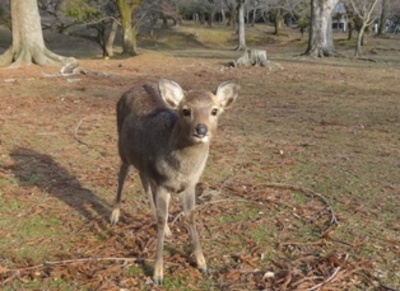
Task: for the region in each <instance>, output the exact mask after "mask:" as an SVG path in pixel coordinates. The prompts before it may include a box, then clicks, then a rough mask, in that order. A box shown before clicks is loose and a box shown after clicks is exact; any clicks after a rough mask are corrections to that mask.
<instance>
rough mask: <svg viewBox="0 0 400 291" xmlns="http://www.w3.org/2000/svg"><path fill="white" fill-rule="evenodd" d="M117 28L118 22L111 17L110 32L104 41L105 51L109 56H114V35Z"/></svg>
mask: <svg viewBox="0 0 400 291" xmlns="http://www.w3.org/2000/svg"><path fill="white" fill-rule="evenodd" d="M117 29H118V22H117V21H115V20H114V19H113V20H112V24H111V30H110V33H109V34H108V38H107V42H106V52H107V55H108V56H109V57H112V56H114V50H113V46H114V40H115V36H116V34H117Z"/></svg>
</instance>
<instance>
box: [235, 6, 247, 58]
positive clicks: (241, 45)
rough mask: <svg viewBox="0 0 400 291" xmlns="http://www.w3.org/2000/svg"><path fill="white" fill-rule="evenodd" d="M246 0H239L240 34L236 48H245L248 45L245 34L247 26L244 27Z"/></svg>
mask: <svg viewBox="0 0 400 291" xmlns="http://www.w3.org/2000/svg"><path fill="white" fill-rule="evenodd" d="M245 3H246V0H238V6H237V13H238V26H239V27H238V35H239V44H238V46H237V48H236V50H240V51H242V50H245V49H246V48H247V46H246V36H245V27H244V4H245Z"/></svg>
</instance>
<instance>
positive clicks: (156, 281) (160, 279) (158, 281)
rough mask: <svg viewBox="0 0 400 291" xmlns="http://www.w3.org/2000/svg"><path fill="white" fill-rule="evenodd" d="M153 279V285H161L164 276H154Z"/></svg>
mask: <svg viewBox="0 0 400 291" xmlns="http://www.w3.org/2000/svg"><path fill="white" fill-rule="evenodd" d="M153 280H154V284H155V285H159V286H161V285H162V284H163V282H164V278H163V277H154V278H153Z"/></svg>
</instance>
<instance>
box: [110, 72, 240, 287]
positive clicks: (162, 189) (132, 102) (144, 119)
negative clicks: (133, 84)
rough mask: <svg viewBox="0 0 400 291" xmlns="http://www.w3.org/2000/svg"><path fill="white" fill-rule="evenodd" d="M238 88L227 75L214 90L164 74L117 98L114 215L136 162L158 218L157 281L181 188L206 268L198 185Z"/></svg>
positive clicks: (197, 255) (192, 233) (195, 246)
mask: <svg viewBox="0 0 400 291" xmlns="http://www.w3.org/2000/svg"><path fill="white" fill-rule="evenodd" d="M239 90H240V86H239V85H238V84H236V83H234V82H232V81H226V82H224V83H222V84H220V85H219V86H218V88H217V90H216V92H215V93H212V92H208V91H203V90H191V91H187V92H186V91H184V90H183V89H182V88H181V86H180V85H178V84H177V83H176V82H174V81H169V80H165V79H161V80H160V81H159V83H158V87H157V86H154V85H149V84H146V85H144V86H142V87H140V88H132V89H130V90H129V91H127V92H126V93H124V94H123V95H122V97H121V98H120V100H119V101H118V103H117V129H118V136H119V139H118V149H119V154H120V157H121V167H120V170H119V175H118V189H117V195H116V198H115V204H114V208H113V211H112V214H111V218H110V220H111V223H112V224H116V223H117V222H118V219H119V215H120V204H121V193H122V188H123V184H124V181H125V177H126V175H127V173H128V171H129V168H130V166H131V165H133V166H134V167H135V168H136V169H137V170H138V172H139V175H140V178H141V181H142V185H143V188H144V190H145V192H146V193H147V195H148V196H149V199H150V204H151V207H152V210H153V215H154V217H155V219H156V222H157V250H156V260H155V267H154V275H153V279H154V282H155V284H162V282H163V248H164V236H166V237H170V236H171V231H170V229H169V227H168V224H167V221H168V205H169V201H170V197H171V196H170V195H171V194H179V200H180V203H181V205H182V208H183V211H184V213H185V218H186V221H187V223H188V225H189V233H190V236H191V239H192V244H193V252H194V255H195V258H196V263H197V267H198V268H199V269H200V270H201V271H202V272H205V273H206V272H207V265H206V261H205V259H204V255H203V252H202V250H201V246H200V241H199V236H198V233H197V230H196V225H195V213H194V208H195V186H196V184H197V182H198V181H199V178H200V176H201V174H202V172H203V170H204V167H205V164H206V161H207V157H208V153H209V147H210V141H211V138H212V137H213V136H214V135H215V132H216V129H217V120H218V117H219V115H220V114H221V113H222V112H223V110H224V109H225V108H228V107H230V105H231V104H232V103H233V102H234V101H235V100H236V98H237V96H238V92H239Z"/></svg>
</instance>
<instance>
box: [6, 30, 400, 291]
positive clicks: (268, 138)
mask: <svg viewBox="0 0 400 291" xmlns="http://www.w3.org/2000/svg"><path fill="white" fill-rule="evenodd" d="M165 35H169V37H166V36H165ZM248 36H249V39H250V40H251V44H252V46H254V47H258V48H263V49H266V50H267V52H268V55H269V58H270V60H271V65H270V66H269V67H266V68H265V67H252V68H241V69H236V68H228V67H225V66H224V64H226V63H227V62H228V61H232V60H234V59H236V58H237V57H238V56H239V55H240V53H239V52H234V51H232V50H231V49H232V48H233V47H234V46H235V36H234V34H232V31H231V30H230V29H229V28H226V27H216V28H212V29H211V28H205V27H203V28H200V29H198V28H196V27H195V26H192V25H188V24H186V25H183V26H181V27H180V28H176V29H173V30H170V31H165V30H164V31H156V33H155V35H154V36H153V37H151V38H150V37H146V38H145V37H143V38H141V43H142V44H143V49H142V51H143V52H144V53H143V54H142V55H141V56H139V57H135V58H130V59H114V60H109V61H106V60H101V59H91V60H88V59H81V60H80V62H81V67H82V68H84V69H86V70H90V71H91V72H93V74H89V75H86V76H85V75H79V76H71V77H60V76H55V74H56V73H57V69H55V68H36V67H30V68H21V69H12V70H10V69H5V68H3V69H0V89H1V92H2V93H1V99H2V102H1V103H0V128H1V131H0V134H1V135H0V138H1V140H0V142H1V143H0V165H1V167H0V177H1V179H0V280H1V281H0V284H1V286H2V288H3V289H4V290H23V289H34V290H48V289H50V290H94V289H96V290H120V289H123V288H126V289H129V290H143V289H148V290H150V289H157V290H158V289H160V290H257V289H266V290H306V289H307V288H317V287H318V286H320V287H321V288H322V290H377V289H378V290H385V288H386V290H393V289H396V288H400V262H399V252H400V249H399V245H400V235H399V231H400V225H399V221H400V213H399V210H398V209H399V207H400V174H399V172H400V117H399V116H400V115H399V112H400V99H399V92H400V70H399V69H400V52H399V51H398V50H397V49H396V48H398V44H399V40H398V39H392V38H370V41H369V45H368V47H367V48H366V49H365V51H366V52H367V55H366V56H367V57H368V58H370V59H374V60H376V62H371V61H365V60H356V59H352V58H351V55H352V52H353V51H352V50H353V48H352V44H353V42H354V40H353V41H347V40H345V36H344V35H343V36H342V35H336V37H337V40H336V47H337V48H338V51H339V52H340V54H341V55H342V57H338V58H333V59H323V60H319V59H309V58H306V57H301V56H298V53H299V52H302V51H304V49H305V43H306V39H301V38H300V35H298V34H297V32H295V31H285V33H284V34H283V35H280V36H274V35H272V34H271V33H270V29H269V28H266V27H262V26H258V27H256V28H254V29H249V31H248ZM53 45H55V44H53ZM84 49H87V50H89V49H92V48H87V47H86V46H83V47H82V50H84ZM55 50H57V46H55ZM63 50H65V47H64V48H63ZM71 53H72V54H73V53H74V50H73V49H71ZM81 53H82V55H87V54H88V52H81ZM96 72H102V73H105V74H95V73H96ZM160 77H164V78H170V79H173V80H176V81H178V82H179V83H181V84H182V86H183V87H185V88H193V87H196V88H207V89H213V88H215V86H217V85H218V84H219V83H220V82H222V81H224V80H227V79H236V80H238V82H239V83H240V84H241V86H242V91H241V95H240V97H239V99H238V101H237V103H236V104H235V106H234V107H233V108H232V109H230V110H229V111H227V112H226V113H224V116H223V117H222V120H221V124H220V127H219V134H218V137H217V139H216V140H215V141H214V143H213V145H212V150H211V156H210V159H209V162H208V165H207V168H206V171H205V173H204V175H203V178H202V182H201V184H200V185H199V187H198V204H199V206H198V210H197V212H198V224H199V229H200V232H201V240H202V243H203V248H204V251H205V255H206V258H207V261H208V264H209V266H210V268H211V273H210V275H208V276H202V275H201V274H200V273H199V272H198V271H197V270H196V268H195V267H194V266H193V257H192V256H191V254H190V247H189V239H188V234H187V230H186V227H185V223H184V219H183V218H182V217H181V216H179V214H180V208H179V205H178V203H177V201H176V199H175V200H174V203H172V206H171V224H172V225H171V228H172V231H173V232H174V238H173V239H172V240H170V241H168V242H167V244H166V250H165V268H166V282H165V285H164V287H162V288H161V287H160V288H156V287H154V286H152V284H151V279H150V278H151V273H152V265H153V261H152V260H153V258H154V250H155V233H156V229H155V225H154V223H153V220H152V217H151V214H150V210H149V207H148V205H147V201H146V197H145V195H144V194H143V192H142V189H141V186H140V181H138V177H137V176H136V174H135V173H132V174H131V177H133V179H130V180H129V181H128V183H127V184H126V187H125V192H124V194H125V195H124V203H123V211H124V212H123V219H122V222H121V223H120V224H119V225H118V226H117V227H113V228H112V227H110V226H109V224H108V215H109V214H110V209H111V204H112V201H113V198H114V195H115V191H116V173H117V169H118V167H119V160H118V155H117V151H116V138H117V136H116V130H115V114H114V111H115V110H114V107H115V103H116V101H117V99H118V97H119V96H120V95H121V94H122V93H123V92H124V91H125V90H127V89H128V88H130V87H131V86H133V85H137V84H141V83H143V82H144V81H157V80H158V79H159V78H160ZM79 141H80V142H79ZM333 218H336V219H337V223H335V221H333V220H332V219H333ZM172 221H174V222H173V223H172ZM385 286H386V287H385ZM388 288H392V289H388ZM314 290H315V289H314Z"/></svg>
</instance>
